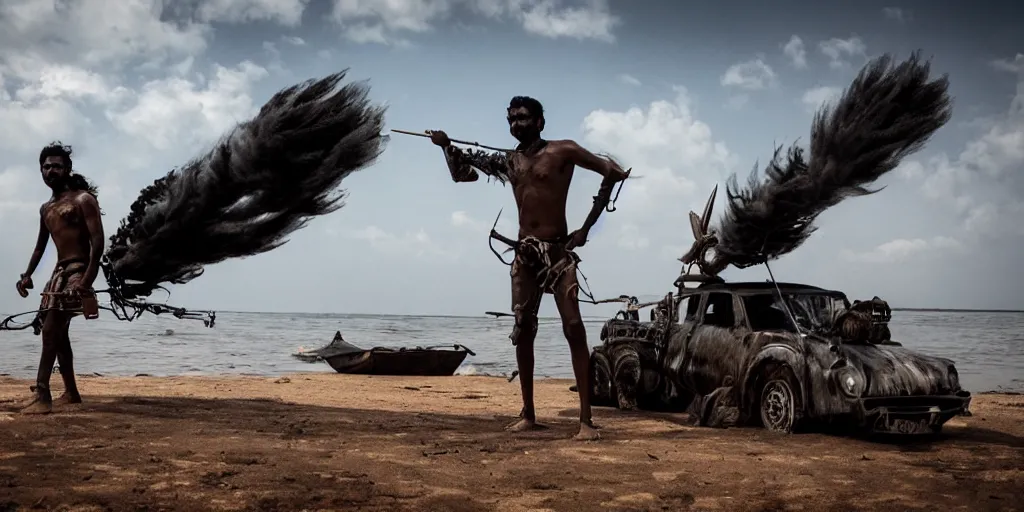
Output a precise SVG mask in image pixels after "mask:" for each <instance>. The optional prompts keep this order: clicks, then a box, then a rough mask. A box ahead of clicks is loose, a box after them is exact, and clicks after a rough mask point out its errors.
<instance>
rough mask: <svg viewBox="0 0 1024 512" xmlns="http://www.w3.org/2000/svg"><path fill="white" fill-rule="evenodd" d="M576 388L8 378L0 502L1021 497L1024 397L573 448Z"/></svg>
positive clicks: (553, 505)
mask: <svg viewBox="0 0 1024 512" xmlns="http://www.w3.org/2000/svg"><path fill="white" fill-rule="evenodd" d="M570 384H571V382H569V381H566V380H545V381H541V382H540V383H539V384H538V389H537V400H538V407H539V410H538V413H539V415H540V419H541V421H542V422H546V423H547V424H548V425H549V426H550V429H548V430H546V431H542V432H534V433H525V434H510V433H507V432H504V431H503V429H502V427H503V426H504V425H505V424H507V423H509V422H511V421H512V419H513V416H514V415H515V414H516V413H518V410H519V401H518V400H519V397H518V389H519V385H518V383H517V382H513V383H508V382H506V381H505V380H504V379H502V378H495V377H441V378H410V377H379V376H378V377H365V376H350V375H336V374H326V373H325V374H298V375H291V376H288V377H281V378H263V377H191V376H190V377H169V378H163V377H146V376H139V377H131V378H113V377H100V376H93V377H89V376H83V377H82V378H81V380H80V384H79V386H80V387H81V389H82V392H83V395H84V398H85V400H86V403H85V404H82V405H77V406H69V407H65V408H62V409H57V410H55V412H54V413H53V414H51V415H49V416H42V417H26V416H21V415H19V414H16V413H14V412H13V411H14V410H15V409H16V406H17V404H18V403H19V402H21V401H22V400H24V399H26V398H28V396H29V392H28V386H29V382H28V381H24V380H16V379H12V378H9V377H0V432H2V435H0V511H7V510H22V509H24V510H29V509H43V510H150V511H153V510H399V511H402V510H409V511H419V510H422V511H428V510H429V511H446V510H448V511H478V510H479V511H485V510H486V511H490V510H494V511H513V510H609V511H616V510H673V511H675V510H729V511H744V510H808V511H812V510H813V511H818V510H917V509H920V510H938V509H942V510H971V511H980V510H1021V509H1024V396H1020V395H1005V394H982V395H976V397H975V399H974V403H973V405H972V410H973V412H974V416H972V417H958V418H955V419H953V420H952V421H950V422H949V423H948V424H947V427H946V430H945V432H944V434H943V436H942V437H941V438H940V439H938V440H933V441H929V442H917V443H912V444H895V443H884V442H877V441H869V440H863V439H852V438H847V437H836V436H831V435H826V434H800V435H791V436H782V435H774V434H771V433H768V432H765V431H763V430H760V429H752V428H739V429H728V430H721V429H709V428H700V427H690V426H688V425H687V423H686V418H685V416H683V415H666V414H653V413H624V412H620V411H617V410H614V409H608V408H597V409H596V410H595V421H596V422H597V423H598V424H599V425H600V426H601V427H602V430H601V433H602V436H603V438H602V439H601V440H600V441H597V442H590V443H581V442H576V441H572V440H571V439H570V437H571V436H572V434H573V433H574V432H575V421H574V418H575V416H576V409H575V407H576V403H575V400H576V397H575V395H574V394H573V393H571V392H569V391H568V386H569V385H570ZM53 385H54V388H55V390H54V396H57V394H59V393H60V389H59V388H60V377H59V376H58V375H54V378H53Z"/></svg>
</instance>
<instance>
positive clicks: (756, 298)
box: [743, 291, 846, 333]
mask: <svg viewBox="0 0 1024 512" xmlns="http://www.w3.org/2000/svg"><path fill="white" fill-rule="evenodd" d="M782 296H783V297H785V299H786V303H787V304H789V307H790V308H791V310H792V312H793V317H794V318H796V322H797V324H799V325H800V329H801V330H803V331H810V332H814V333H825V332H827V331H829V330H831V329H832V322H833V320H834V319H835V318H836V315H838V314H839V313H840V312H842V311H843V310H845V309H846V302H845V301H844V300H843V297H842V296H836V295H832V294H825V293H783V294H782ZM743 304H744V307H745V309H746V310H747V318H748V319H749V320H750V328H751V329H753V330H755V331H789V332H796V330H795V329H794V328H793V322H792V321H790V319H789V313H787V312H786V308H785V306H783V304H782V303H781V302H780V301H779V294H778V292H774V291H773V292H770V293H763V294H757V295H748V296H745V297H743Z"/></svg>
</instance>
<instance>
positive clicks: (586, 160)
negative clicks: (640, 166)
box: [565, 141, 627, 247]
mask: <svg viewBox="0 0 1024 512" xmlns="http://www.w3.org/2000/svg"><path fill="white" fill-rule="evenodd" d="M565 149H566V151H567V152H568V156H569V158H570V159H571V160H572V163H573V164H575V165H576V166H577V167H582V168H584V169H587V170H590V171H594V172H596V173H598V174H600V175H601V176H602V177H603V179H602V180H601V188H600V189H598V191H597V195H596V196H594V206H593V208H591V209H590V213H589V214H588V215H587V219H586V220H584V221H583V227H582V228H580V229H579V230H578V233H579V235H577V236H574V238H577V240H575V247H580V246H582V245H583V244H585V243H586V238H587V234H588V233H590V228H592V227H594V224H596V223H597V219H598V218H600V217H601V212H603V211H604V209H605V208H606V207H607V206H608V203H609V202H611V199H612V189H614V188H615V184H616V183H618V182H620V181H622V180H624V179H626V175H627V174H626V171H623V170H622V167H620V166H619V164H617V163H615V161H614V160H612V159H611V158H607V157H600V156H597V155H595V154H593V153H591V152H590V151H587V150H586V149H585V148H584V147H583V146H580V145H579V144H577V143H575V142H573V141H566V143H565Z"/></svg>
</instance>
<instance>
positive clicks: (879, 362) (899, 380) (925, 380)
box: [843, 345, 960, 397]
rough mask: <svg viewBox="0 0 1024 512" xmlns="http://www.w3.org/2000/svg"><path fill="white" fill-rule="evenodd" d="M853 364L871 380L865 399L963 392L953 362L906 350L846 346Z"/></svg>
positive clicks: (868, 383)
mask: <svg viewBox="0 0 1024 512" xmlns="http://www.w3.org/2000/svg"><path fill="white" fill-rule="evenodd" d="M843 351H844V352H845V353H846V356H847V359H848V360H849V362H850V363H851V364H852V365H854V366H856V367H858V368H859V369H860V370H861V371H862V372H864V376H865V377H866V378H867V389H866V390H865V392H864V394H863V396H864V397H881V396H914V395H949V394H953V393H955V392H957V391H959V390H960V378H959V375H958V374H957V372H956V367H955V366H954V364H953V361H951V360H949V359H946V358H943V357H934V356H929V355H925V354H921V353H920V352H915V351H913V350H908V349H906V348H903V347H897V346H886V345H843Z"/></svg>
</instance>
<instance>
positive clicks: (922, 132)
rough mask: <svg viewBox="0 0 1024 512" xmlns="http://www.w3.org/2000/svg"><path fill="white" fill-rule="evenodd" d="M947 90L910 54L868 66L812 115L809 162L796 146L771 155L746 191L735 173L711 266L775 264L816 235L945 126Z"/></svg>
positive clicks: (948, 103)
mask: <svg viewBox="0 0 1024 512" xmlns="http://www.w3.org/2000/svg"><path fill="white" fill-rule="evenodd" d="M948 87H949V82H948V79H947V77H946V76H945V75H944V76H942V77H941V78H939V79H934V80H930V79H929V64H928V63H927V62H921V61H920V58H919V55H918V54H917V53H914V54H913V55H911V57H910V58H909V59H907V60H906V61H904V62H902V63H899V64H896V65H893V62H892V58H891V57H890V56H889V55H885V56H882V57H879V58H877V59H875V60H873V61H872V62H870V63H868V65H866V66H865V67H864V69H862V70H861V71H860V73H859V74H858V76H857V77H856V78H855V79H854V81H853V82H852V84H851V85H850V87H849V88H847V89H846V90H845V91H844V93H843V95H842V96H841V97H840V98H839V100H838V102H837V103H836V104H835V105H834V107H832V106H829V105H825V106H823V107H822V108H821V109H819V110H818V112H817V113H816V115H815V117H814V121H813V124H812V126H811V145H810V162H809V163H808V162H806V161H805V160H804V157H803V150H802V149H800V148H798V147H796V146H794V147H792V148H791V149H790V150H789V151H788V154H787V155H786V160H785V162H781V161H780V158H779V153H780V152H779V150H778V149H777V150H776V152H775V155H774V158H773V159H772V161H771V162H770V163H769V165H768V167H767V169H766V171H765V177H764V179H763V180H759V179H758V176H757V168H756V167H755V168H754V171H753V172H752V173H751V175H750V178H749V180H748V183H747V186H746V189H745V190H740V188H739V186H738V185H737V182H736V176H735V175H733V176H732V177H731V178H730V179H729V182H728V183H727V201H728V206H727V207H726V211H725V215H724V216H723V218H722V220H721V221H720V223H719V225H718V226H717V229H716V232H717V236H718V246H717V247H716V250H717V255H716V258H715V260H716V264H715V265H713V266H714V267H717V268H724V267H725V266H726V265H728V264H732V265H734V266H736V267H739V268H743V267H748V266H751V265H755V264H759V263H764V262H766V261H769V260H771V259H774V258H778V257H779V256H782V255H784V254H786V253H789V252H790V251H792V250H794V249H796V248H797V247H799V246H800V245H801V244H802V243H803V242H804V241H805V240H806V239H807V237H809V236H810V235H811V234H812V233H813V232H814V231H815V229H816V228H815V227H814V220H815V218H817V216H818V215H819V214H820V213H822V212H823V211H825V210H826V209H827V208H829V207H831V206H834V205H836V204H837V203H839V202H840V201H842V200H843V199H845V198H847V197H852V196H863V195H867V194H873V193H875V192H878V190H869V189H868V188H867V186H869V185H870V184H871V183H873V182H874V181H876V180H877V179H878V178H880V177H881V176H882V175H883V174H885V173H887V172H889V171H891V170H892V169H894V168H896V166H897V165H899V163H900V160H901V159H902V158H904V157H905V156H907V155H909V154H911V153H913V152H915V151H917V150H919V149H920V148H921V147H922V146H923V145H924V143H925V142H926V141H927V140H928V139H929V138H930V137H931V136H932V134H933V133H934V132H935V131H936V130H938V129H939V128H940V127H942V126H943V125H944V124H945V123H946V122H947V121H949V119H950V116H951V105H952V103H951V100H950V98H949V95H948V93H947V89H948ZM779 149H781V148H779ZM879 190H880V189H879Z"/></svg>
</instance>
